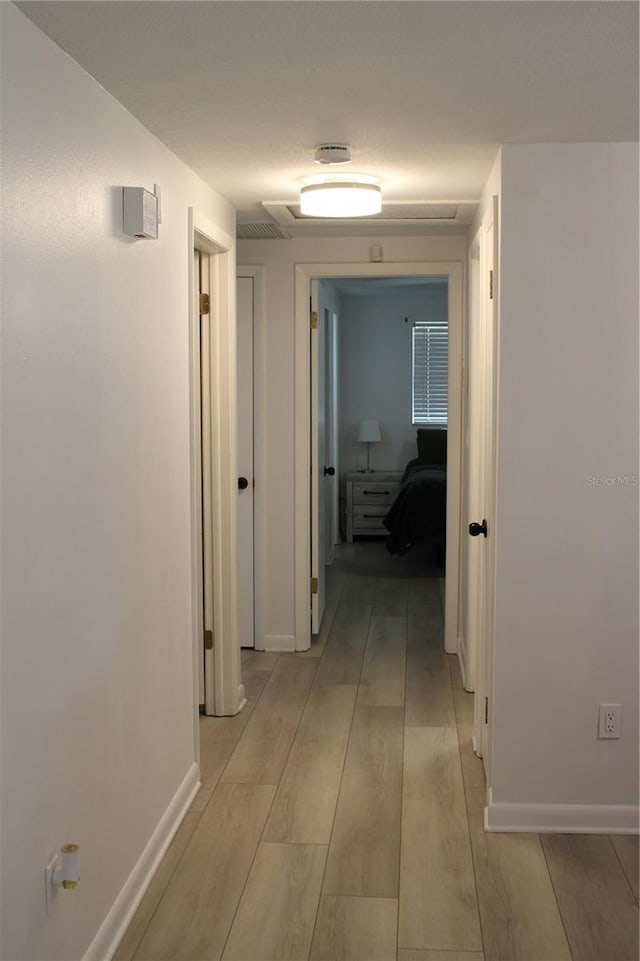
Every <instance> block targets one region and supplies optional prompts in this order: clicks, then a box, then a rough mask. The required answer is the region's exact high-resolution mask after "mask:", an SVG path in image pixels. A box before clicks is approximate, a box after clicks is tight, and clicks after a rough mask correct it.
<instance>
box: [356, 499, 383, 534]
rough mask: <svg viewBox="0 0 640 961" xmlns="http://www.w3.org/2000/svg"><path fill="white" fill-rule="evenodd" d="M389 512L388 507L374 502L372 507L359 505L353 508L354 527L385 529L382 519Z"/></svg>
mask: <svg viewBox="0 0 640 961" xmlns="http://www.w3.org/2000/svg"><path fill="white" fill-rule="evenodd" d="M386 513H387V508H386V507H378V506H377V505H375V504H372V505H371V507H365V506H362V505H358V506H357V507H354V508H353V527H354V530H355V529H364V530H371V529H374V530H384V524H383V523H382V519H383V517H384V516H385V514H386Z"/></svg>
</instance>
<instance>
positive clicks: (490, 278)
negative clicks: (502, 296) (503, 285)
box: [489, 270, 493, 300]
mask: <svg viewBox="0 0 640 961" xmlns="http://www.w3.org/2000/svg"><path fill="white" fill-rule="evenodd" d="M489 300H493V271H492V270H490V271H489Z"/></svg>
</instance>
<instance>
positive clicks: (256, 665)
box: [240, 647, 280, 674]
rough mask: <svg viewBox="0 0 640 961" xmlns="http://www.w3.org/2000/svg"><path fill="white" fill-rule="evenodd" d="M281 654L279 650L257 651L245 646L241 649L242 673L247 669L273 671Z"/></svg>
mask: <svg viewBox="0 0 640 961" xmlns="http://www.w3.org/2000/svg"><path fill="white" fill-rule="evenodd" d="M279 657H280V654H279V652H278V651H257V650H255V649H254V648H252V647H243V648H242V650H241V651H240V659H241V664H242V673H243V674H244V672H245V671H267V672H269V673H270V672H271V671H272V670H273V669H274V667H275V666H276V664H277V663H278V658H279Z"/></svg>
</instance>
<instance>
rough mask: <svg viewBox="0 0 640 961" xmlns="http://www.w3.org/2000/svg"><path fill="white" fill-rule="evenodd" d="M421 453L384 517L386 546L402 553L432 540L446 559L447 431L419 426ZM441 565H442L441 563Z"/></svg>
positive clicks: (439, 554) (437, 552)
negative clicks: (386, 533) (387, 534)
mask: <svg viewBox="0 0 640 961" xmlns="http://www.w3.org/2000/svg"><path fill="white" fill-rule="evenodd" d="M417 448H418V456H417V457H415V458H413V459H412V460H410V461H409V463H408V464H407V466H406V468H405V471H404V475H403V477H402V481H401V482H400V491H399V493H398V496H397V497H396V499H395V501H394V502H393V504H392V505H391V508H390V510H389V512H388V513H387V514H386V516H385V518H384V521H383V523H384V526H385V527H386V529H387V530H388V532H389V536H388V538H387V542H386V547H387V550H388V551H389V553H390V554H398V555H399V556H402V555H403V554H406V553H407V551H409V550H410V549H411V548H412V547H413V546H414V545H415V544H422V543H425V542H427V541H430V542H432V543H433V544H434V546H435V548H436V555H437V556H438V557H440V558H441V559H442V560H443V559H444V544H445V531H446V516H447V431H446V430H438V429H431V428H422V427H421V428H419V430H418V436H417ZM439 566H441V564H439Z"/></svg>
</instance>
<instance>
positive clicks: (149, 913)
mask: <svg viewBox="0 0 640 961" xmlns="http://www.w3.org/2000/svg"><path fill="white" fill-rule="evenodd" d="M199 820H200V814H199V813H196V812H191V811H189V812H188V813H187V815H186V816H185V818H184V820H183V822H182V824H181V825H180V827H179V828H178V831H177V832H176V835H175V837H174V839H173V841H172V842H171V844H170V845H169V847H168V849H167V852H166V854H165V856H164V857H163V859H162V861H161V862H160V865H159V866H158V869H157V870H156V873H155V874H154V876H153V880H152V882H151V884H150V885H149V887H148V888H147V890H146V892H145V895H144V897H143V899H142V901H141V902H140V904H139V905H138V909H137V910H136V913H135V914H134V916H133V918H132V919H131V922H130V923H129V927H128V928H127V930H126V932H125V935H124V937H123V939H122V941H121V942H120V944H119V945H118V950H117V951H116V953H115V954H114V956H113V961H132V958H133V957H134V955H135V953H136V949H137V948H138V945H139V944H140V942H141V941H142V938H143V937H144V933H145V931H146V930H147V928H148V926H149V922H150V921H151V918H152V917H153V915H154V913H155V911H156V909H157V907H158V904H159V903H160V900H161V898H162V896H163V894H164V892H165V890H166V888H167V885H168V884H169V882H170V880H171V877H172V875H173V873H174V871H175V869H176V867H177V865H178V863H179V861H180V858H181V857H182V855H183V853H184V850H185V848H186V847H187V845H188V843H189V841H190V840H191V836H192V834H193V832H194V831H195V829H196V826H197V824H198V821H199Z"/></svg>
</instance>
